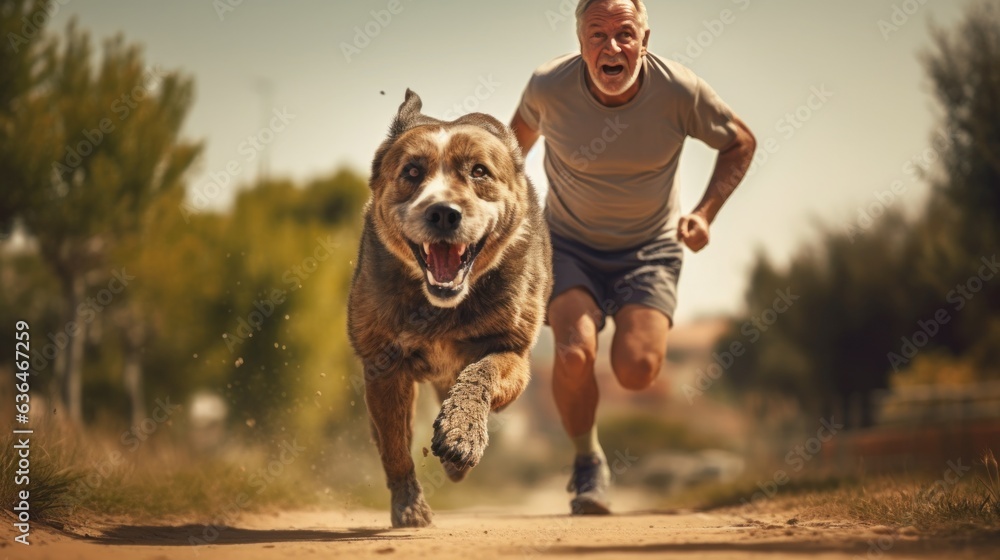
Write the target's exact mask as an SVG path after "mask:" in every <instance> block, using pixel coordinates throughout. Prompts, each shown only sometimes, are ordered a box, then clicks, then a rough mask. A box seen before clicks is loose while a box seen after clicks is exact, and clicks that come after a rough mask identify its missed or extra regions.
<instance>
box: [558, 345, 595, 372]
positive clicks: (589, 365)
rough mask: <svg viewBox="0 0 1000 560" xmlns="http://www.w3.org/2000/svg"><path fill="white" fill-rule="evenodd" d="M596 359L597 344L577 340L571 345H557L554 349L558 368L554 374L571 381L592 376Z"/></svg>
mask: <svg viewBox="0 0 1000 560" xmlns="http://www.w3.org/2000/svg"><path fill="white" fill-rule="evenodd" d="M596 359H597V344H596V343H594V342H590V341H584V340H579V341H576V342H575V343H573V344H564V345H559V346H558V347H557V348H556V362H557V365H558V366H559V367H557V368H556V369H555V374H556V375H559V376H561V377H563V378H569V379H573V380H576V379H583V378H585V377H587V376H592V375H593V374H594V362H595V361H596Z"/></svg>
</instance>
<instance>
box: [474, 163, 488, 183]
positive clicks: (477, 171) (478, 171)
mask: <svg viewBox="0 0 1000 560" xmlns="http://www.w3.org/2000/svg"><path fill="white" fill-rule="evenodd" d="M489 174H490V170H489V169H486V166H485V165H482V164H476V166H475V167H473V168H472V176H473V177H475V178H476V179H481V178H483V177H486V176H488V175H489Z"/></svg>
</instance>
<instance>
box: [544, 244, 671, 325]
mask: <svg viewBox="0 0 1000 560" xmlns="http://www.w3.org/2000/svg"><path fill="white" fill-rule="evenodd" d="M683 261H684V249H683V248H682V247H681V244H680V243H679V242H678V241H677V240H676V239H663V240H658V241H651V242H649V243H647V244H645V245H640V246H638V247H633V248H630V249H625V250H616V251H600V250H597V249H593V248H591V247H589V246H587V245H584V244H583V243H580V242H579V241H574V240H571V239H566V238H565V237H560V236H558V235H556V234H554V233H553V234H552V274H553V276H554V283H553V286H552V298H555V297H556V296H558V295H559V294H562V293H563V292H566V291H567V290H569V289H571V288H584V289H586V290H587V291H588V292H590V294H591V295H592V296H593V297H594V301H595V302H596V303H597V307H598V308H600V310H601V313H602V317H601V321H600V324H599V325H598V330H600V329H603V328H604V324H605V322H606V318H607V317H608V316H614V315H615V313H617V312H618V311H619V310H620V309H621V308H622V307H623V306H625V305H627V304H636V305H644V306H646V307H651V308H653V309H656V310H659V311H661V312H662V313H663V314H664V315H666V316H667V319H669V320H670V324H671V325H673V323H674V310H675V309H676V308H677V281H678V279H679V278H680V274H681V264H682V263H683ZM549 301H552V300H551V299H550V300H549Z"/></svg>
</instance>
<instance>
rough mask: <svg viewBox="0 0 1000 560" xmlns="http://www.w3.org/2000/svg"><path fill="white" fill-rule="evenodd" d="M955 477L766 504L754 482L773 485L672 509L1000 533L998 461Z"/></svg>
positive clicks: (827, 488) (895, 479)
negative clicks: (693, 509) (776, 514)
mask: <svg viewBox="0 0 1000 560" xmlns="http://www.w3.org/2000/svg"><path fill="white" fill-rule="evenodd" d="M959 470H961V469H959ZM956 472H957V471H955V472H949V471H946V472H944V473H942V474H940V475H939V476H938V477H935V476H929V475H914V474H899V475H880V476H874V477H866V478H855V477H843V476H832V475H831V476H825V477H813V478H801V479H795V480H792V481H790V482H788V483H787V484H784V485H782V486H780V487H779V488H778V489H777V491H776V492H774V493H773V494H772V496H771V497H767V498H763V499H762V498H761V496H763V495H764V494H763V491H762V490H761V488H760V487H759V486H758V484H757V481H758V480H761V481H763V480H768V479H766V478H765V477H761V478H759V479H746V480H742V481H740V482H736V483H732V484H728V485H724V486H716V487H711V488H710V487H703V488H700V489H696V490H694V491H692V492H688V493H686V494H684V495H682V496H680V497H678V498H677V499H673V500H671V503H672V504H673V505H682V506H689V507H698V508H702V509H717V508H733V509H735V511H737V512H738V513H740V514H742V515H745V516H746V517H748V518H753V517H754V516H755V515H758V514H763V513H791V514H793V516H794V517H797V518H800V519H810V518H812V519H824V520H829V519H845V520H852V521H855V522H859V523H864V524H870V525H880V526H890V527H896V528H906V527H912V528H915V529H916V530H918V531H920V533H921V534H926V535H940V536H954V535H963V534H981V533H991V534H996V533H998V532H1000V500H998V497H1000V471H998V469H997V461H996V458H995V457H994V455H993V453H992V452H987V453H986V454H985V456H984V457H983V458H982V460H981V461H980V462H979V463H978V464H976V465H975V466H973V468H972V469H971V471H969V472H962V473H957V474H956ZM970 475H972V476H970ZM755 494H757V495H758V499H757V500H754V495H755Z"/></svg>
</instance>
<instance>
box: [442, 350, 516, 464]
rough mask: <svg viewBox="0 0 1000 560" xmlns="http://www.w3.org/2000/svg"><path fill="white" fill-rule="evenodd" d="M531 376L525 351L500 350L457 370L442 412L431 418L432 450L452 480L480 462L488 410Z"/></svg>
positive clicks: (508, 399)
mask: <svg viewBox="0 0 1000 560" xmlns="http://www.w3.org/2000/svg"><path fill="white" fill-rule="evenodd" d="M529 376H530V368H529V366H528V358H527V355H520V354H516V353H513V352H499V353H496V354H490V355H488V356H486V357H485V358H483V359H481V360H479V361H478V362H474V363H472V364H470V365H469V366H467V367H466V368H465V369H464V370H462V372H461V373H459V374H458V380H457V381H456V382H455V385H454V386H453V387H452V388H451V392H450V393H449V395H448V398H447V399H445V400H444V402H443V403H442V404H441V413H440V414H438V417H437V420H435V421H434V439H433V440H432V442H431V450H432V451H433V452H434V455H436V456H438V457H440V458H441V463H442V464H443V465H444V468H445V471H446V472H447V473H448V476H449V477H450V478H451V479H452V480H461V479H462V478H463V477H464V476H465V473H466V472H468V470H469V469H471V468H472V467H475V466H476V465H477V464H479V460H480V459H482V458H483V452H484V451H485V450H486V444H487V443H488V442H489V434H488V432H487V428H486V425H487V422H488V420H489V414H490V410H499V409H501V408H503V407H504V406H507V405H508V404H510V402H511V401H513V400H514V399H515V398H517V396H518V395H520V394H521V391H523V390H524V387H525V385H527V383H528V378H529Z"/></svg>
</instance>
